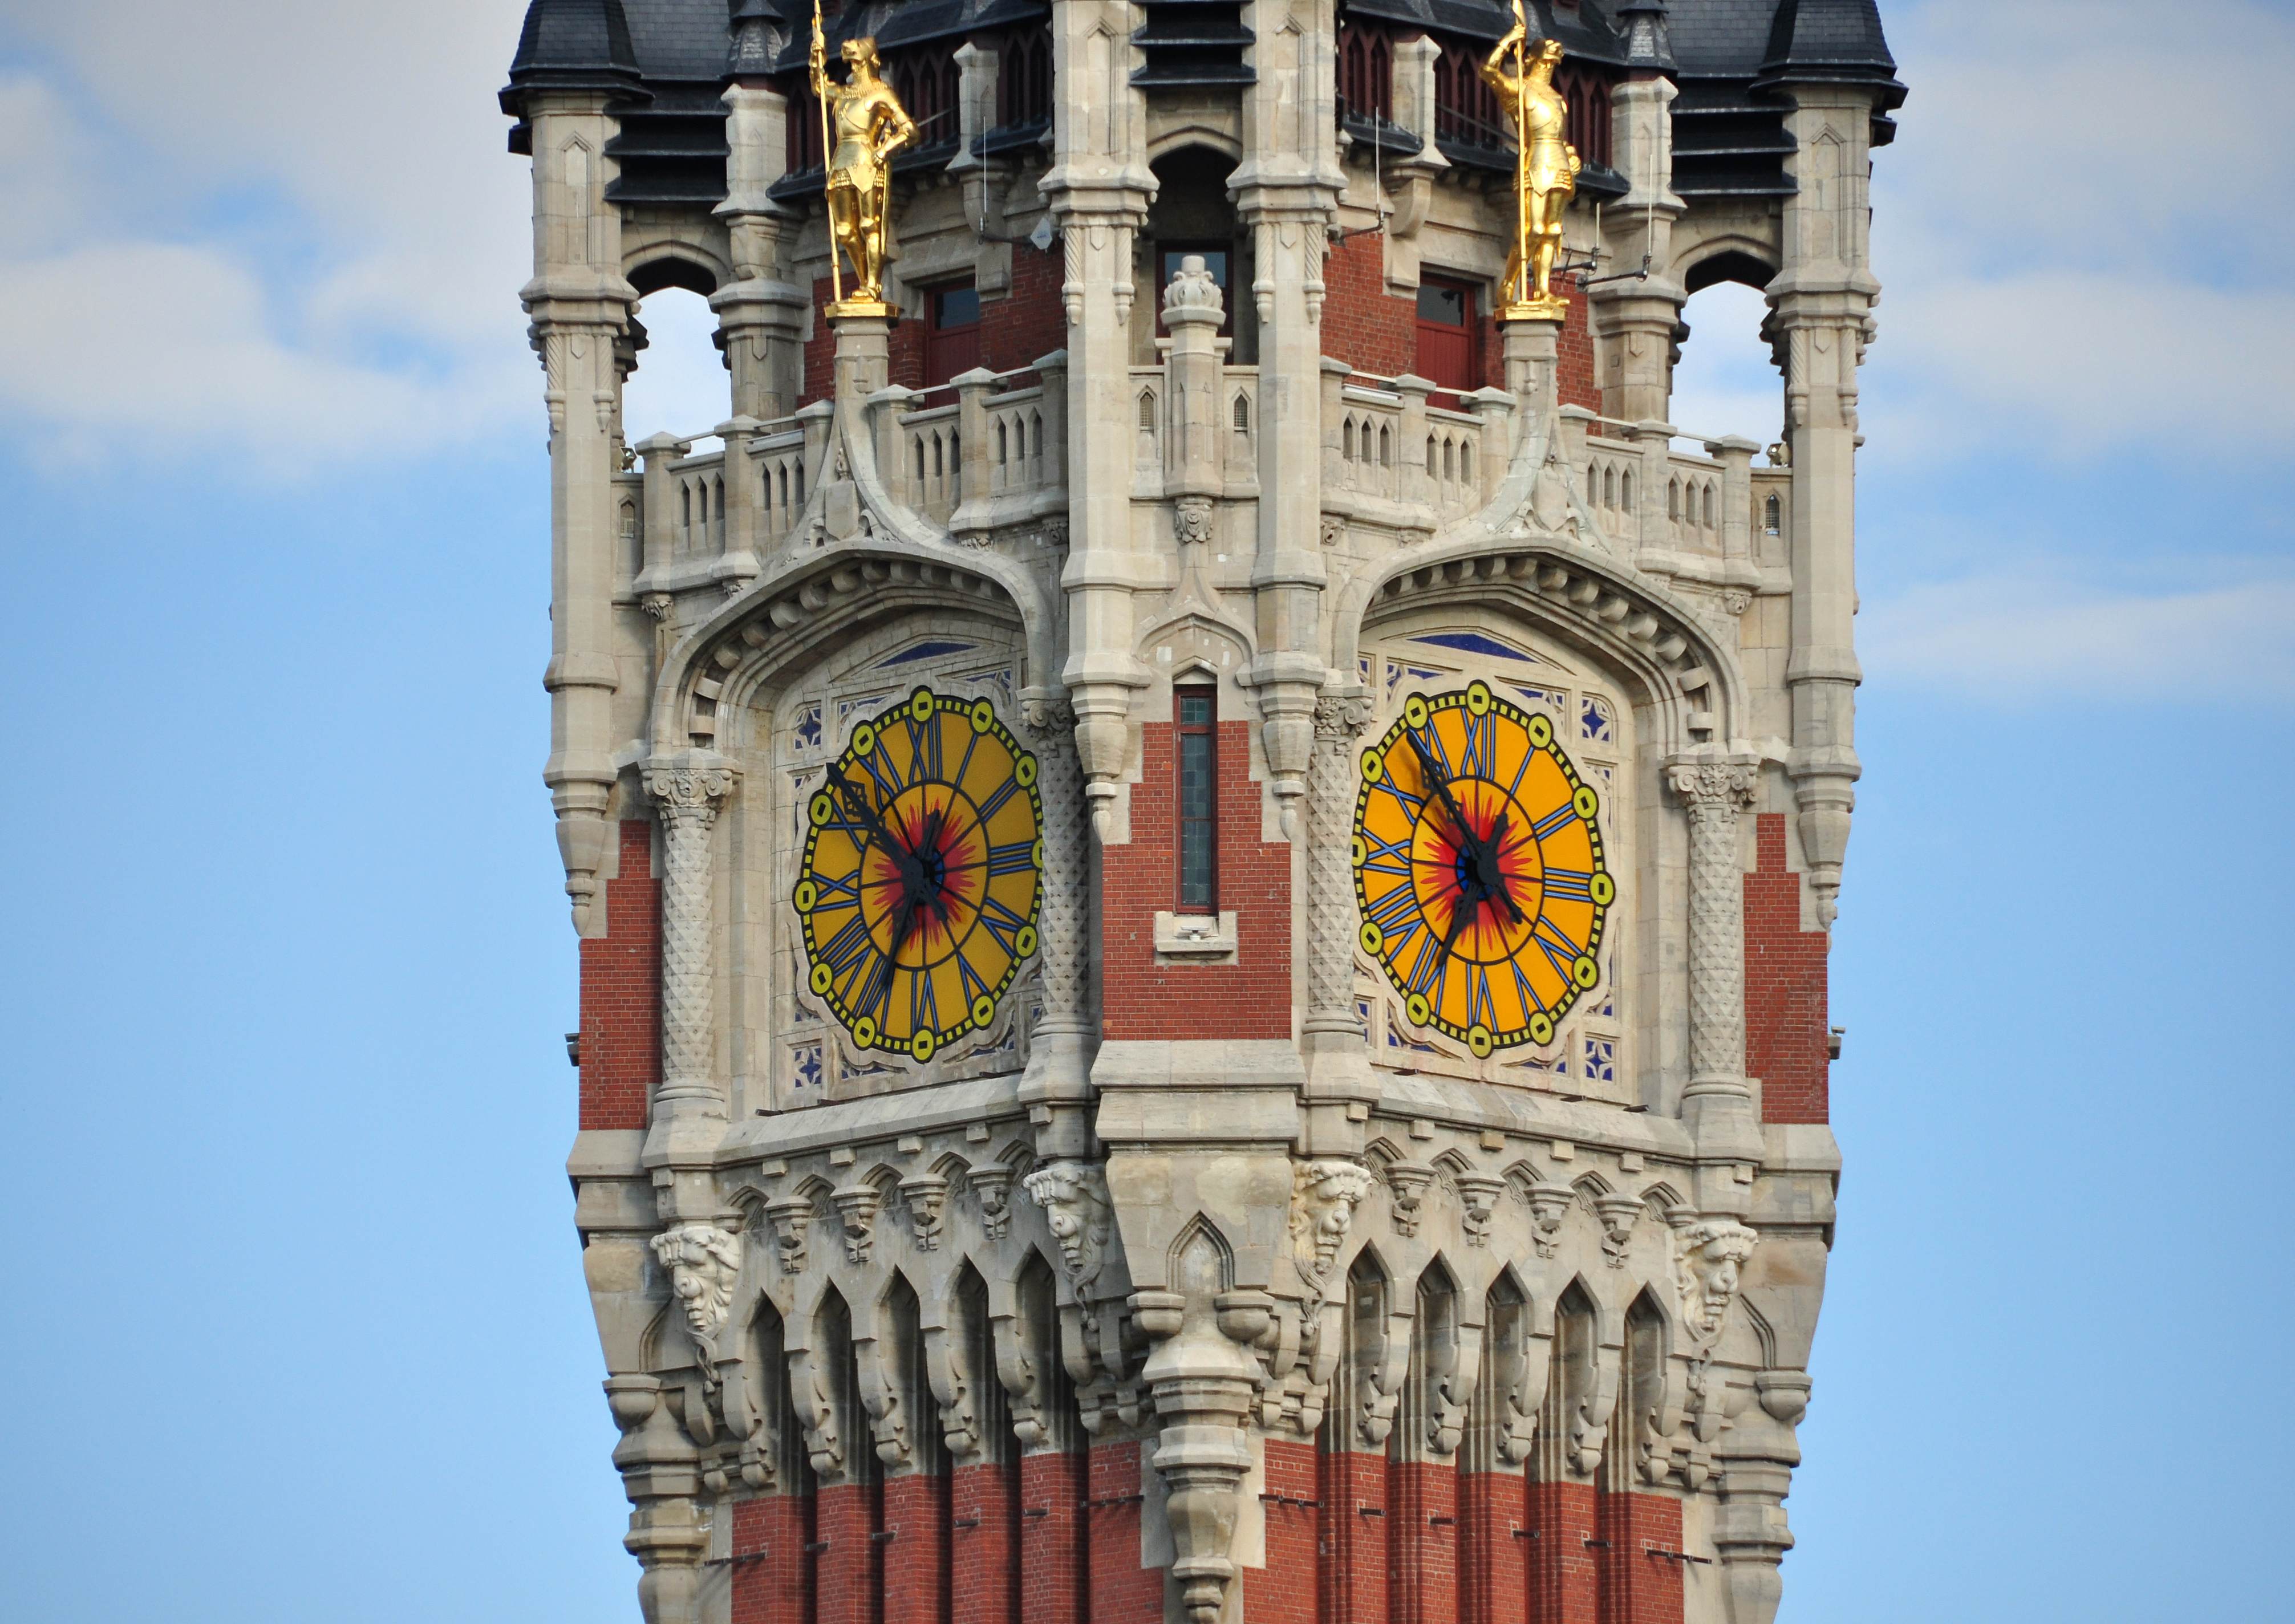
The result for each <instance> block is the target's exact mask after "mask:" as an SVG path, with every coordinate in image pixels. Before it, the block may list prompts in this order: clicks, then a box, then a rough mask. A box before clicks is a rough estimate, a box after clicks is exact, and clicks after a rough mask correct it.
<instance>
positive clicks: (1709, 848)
mask: <svg viewBox="0 0 2295 1624" xmlns="http://www.w3.org/2000/svg"><path fill="white" fill-rule="evenodd" d="M1757 771H1758V770H1757V769H1756V768H1755V767H1753V766H1752V765H1750V764H1748V763H1740V762H1728V761H1688V762H1676V763H1673V764H1671V765H1670V766H1669V767H1668V768H1667V769H1666V778H1667V781H1668V783H1669V784H1670V786H1671V787H1672V789H1673V793H1674V794H1675V795H1676V796H1678V797H1680V800H1681V804H1682V806H1683V809H1684V810H1685V811H1686V812H1687V814H1688V818H1689V1086H1688V1088H1687V1089H1685V1090H1684V1092H1683V1096H1682V1116H1683V1118H1684V1120H1685V1121H1687V1122H1688V1124H1689V1129H1690V1132H1691V1133H1692V1135H1693V1136H1695V1138H1696V1140H1697V1148H1698V1155H1699V1157H1700V1160H1701V1162H1716V1163H1729V1164H1732V1165H1729V1166H1725V1167H1722V1168H1720V1169H1718V1170H1709V1169H1707V1168H1703V1167H1701V1169H1700V1171H1699V1173H1698V1207H1699V1210H1700V1211H1702V1212H1727V1213H1732V1214H1741V1213H1743V1212H1744V1211H1745V1210H1746V1204H1747V1202H1748V1199H1749V1197H1750V1194H1751V1190H1750V1187H1749V1186H1745V1185H1741V1184H1738V1183H1737V1182H1736V1178H1735V1165H1734V1164H1738V1163H1743V1164H1748V1165H1750V1164H1752V1163H1758V1162H1759V1161H1760V1155H1761V1136H1760V1127H1759V1125H1758V1124H1757V1123H1756V1122H1754V1120H1753V1109H1752V1098H1753V1091H1752V1087H1751V1085H1750V1084H1748V1083H1747V1082H1746V1081H1745V883H1744V874H1743V872H1742V871H1741V869H1740V861H1741V860H1740V859H1739V857H1738V854H1737V833H1738V820H1739V819H1740V818H1741V817H1742V816H1743V815H1744V811H1745V809H1746V808H1747V807H1748V806H1750V805H1751V804H1752V797H1753V788H1754V784H1755V782H1756V772H1757ZM1717 1171H1718V1174H1719V1176H1715V1173H1716V1172H1717ZM1709 1184H1710V1185H1711V1187H1710V1188H1709Z"/></svg>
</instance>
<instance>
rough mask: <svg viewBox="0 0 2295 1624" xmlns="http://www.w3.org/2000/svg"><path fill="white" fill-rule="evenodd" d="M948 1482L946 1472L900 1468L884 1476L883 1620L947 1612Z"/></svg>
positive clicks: (935, 1622)
mask: <svg viewBox="0 0 2295 1624" xmlns="http://www.w3.org/2000/svg"><path fill="white" fill-rule="evenodd" d="M948 1489H949V1483H948V1479H947V1478H946V1477H944V1476H939V1475H935V1474H929V1473H922V1472H910V1473H902V1475H901V1476H899V1477H892V1478H887V1479H886V1480H885V1531H886V1533H888V1534H890V1535H892V1536H893V1537H892V1538H890V1539H887V1540H885V1541H884V1542H883V1543H882V1544H880V1545H879V1546H878V1550H879V1551H880V1552H881V1553H882V1555H881V1556H880V1557H879V1559H878V1561H879V1566H880V1571H882V1573H883V1575H884V1586H885V1607H884V1612H883V1613H882V1614H881V1617H882V1619H883V1624H941V1621H942V1620H944V1619H946V1618H947V1617H948V1616H949V1615H948V1606H949V1601H950V1586H949V1578H950V1575H949V1566H948V1552H949V1529H948V1519H949V1509H948V1505H949V1500H948Z"/></svg>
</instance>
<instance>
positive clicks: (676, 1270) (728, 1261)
mask: <svg viewBox="0 0 2295 1624" xmlns="http://www.w3.org/2000/svg"><path fill="white" fill-rule="evenodd" d="M653 1253H654V1256H655V1257H656V1258H657V1259H659V1260H660V1261H661V1266H662V1267H663V1268H664V1269H667V1270H668V1271H669V1281H670V1290H671V1292H672V1293H674V1295H675V1296H676V1298H677V1301H678V1304H679V1306H680V1307H682V1309H683V1310H685V1328H686V1331H687V1333H688V1334H690V1336H691V1337H692V1338H693V1342H694V1345H695V1346H696V1347H698V1348H700V1349H701V1350H703V1351H704V1352H705V1353H706V1351H708V1349H709V1344H710V1339H711V1338H712V1337H714V1336H715V1335H716V1334H717V1328H718V1327H719V1326H722V1325H723V1324H724V1323H725V1318H726V1316H727V1315H728V1314H729V1313H731V1311H732V1306H733V1281H734V1279H735V1277H737V1276H739V1274H740V1272H741V1237H740V1236H738V1235H733V1234H731V1233H729V1232H727V1231H726V1230H723V1229H720V1228H718V1227H717V1226H716V1225H715V1224H706V1223H682V1224H673V1225H672V1226H671V1227H670V1228H667V1229H665V1230H663V1231H662V1232H661V1233H660V1234H659V1235H657V1236H654V1237H653Z"/></svg>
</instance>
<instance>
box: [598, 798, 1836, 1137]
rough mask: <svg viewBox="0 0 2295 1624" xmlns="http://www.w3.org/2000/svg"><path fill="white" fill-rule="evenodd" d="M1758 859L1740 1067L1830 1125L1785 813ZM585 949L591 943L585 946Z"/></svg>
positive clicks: (1785, 1112)
mask: <svg viewBox="0 0 2295 1624" xmlns="http://www.w3.org/2000/svg"><path fill="white" fill-rule="evenodd" d="M1755 830H1756V840H1757V843H1758V846H1759V856H1758V858H1757V861H1756V866H1755V868H1754V870H1753V872H1752V873H1751V874H1748V875H1747V876H1745V1069H1746V1071H1747V1073H1750V1074H1751V1075H1752V1076H1755V1077H1758V1078H1760V1080H1761V1118H1762V1120H1763V1121H1764V1122H1825V1121H1826V1120H1828V1117H1827V1113H1828V1110H1829V1109H1830V1104H1831V1102H1830V1099H1829V1098H1828V1086H1829V1083H1828V1062H1827V1060H1826V1057H1825V1038H1826V1031H1825V1027H1826V1008H1825V991H1826V966H1825V953H1826V951H1827V950H1828V949H1829V948H1830V947H1831V946H1832V945H1833V939H1832V937H1830V936H1829V935H1827V934H1825V932H1823V931H1821V930H1803V929H1801V876H1800V875H1798V874H1794V873H1792V872H1790V871H1789V870H1788V869H1786V867H1785V814H1784V813H1783V812H1763V813H1761V814H1760V817H1759V818H1758V819H1756V820H1755ZM583 945H584V947H587V946H588V945H589V944H588V943H584V944H583Z"/></svg>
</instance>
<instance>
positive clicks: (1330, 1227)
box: [1291, 1162, 1371, 1292]
mask: <svg viewBox="0 0 2295 1624" xmlns="http://www.w3.org/2000/svg"><path fill="white" fill-rule="evenodd" d="M1370 1190H1371V1176H1370V1174H1369V1173H1368V1172H1367V1171H1364V1170H1363V1169H1362V1168H1360V1167H1358V1166H1357V1165H1356V1164H1355V1163H1352V1162H1306V1163H1300V1164H1299V1165H1298V1166H1297V1167H1296V1168H1295V1169H1294V1171H1293V1173H1292V1179H1291V1256H1292V1261H1294V1262H1295V1263H1296V1264H1297V1265H1298V1269H1299V1275H1300V1277H1301V1278H1302V1279H1303V1280H1305V1281H1306V1282H1307V1284H1308V1285H1310V1286H1311V1287H1312V1288H1313V1289H1314V1290H1316V1291H1317V1292H1320V1291H1321V1290H1322V1289H1323V1287H1324V1285H1325V1284H1326V1283H1327V1281H1328V1280H1329V1279H1330V1277H1331V1271H1332V1270H1333V1269H1335V1268H1336V1267H1337V1265H1338V1260H1339V1251H1340V1248H1341V1247H1343V1246H1344V1245H1346V1239H1347V1234H1348V1231H1349V1230H1351V1229H1352V1228H1353V1227H1354V1213H1355V1207H1356V1205H1357V1204H1358V1203H1360V1201H1361V1200H1362V1198H1363V1197H1364V1196H1368V1195H1369V1194H1370Z"/></svg>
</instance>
